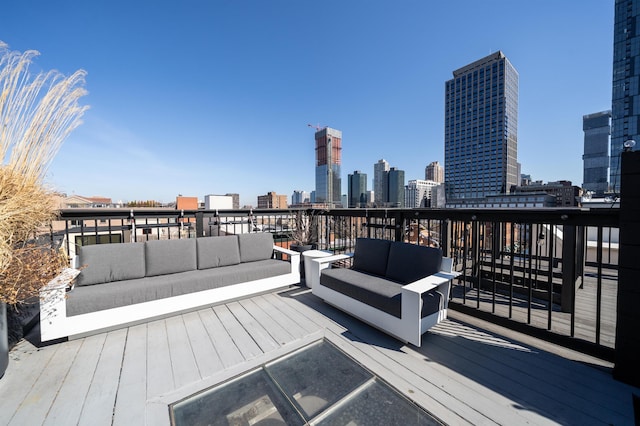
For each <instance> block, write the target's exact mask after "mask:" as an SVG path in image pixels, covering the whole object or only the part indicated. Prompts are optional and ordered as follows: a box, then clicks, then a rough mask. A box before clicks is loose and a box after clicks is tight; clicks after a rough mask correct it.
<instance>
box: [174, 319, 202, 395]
mask: <svg viewBox="0 0 640 426" xmlns="http://www.w3.org/2000/svg"><path fill="white" fill-rule="evenodd" d="M165 321H166V324H167V342H168V343H169V354H170V355H171V369H172V370H173V378H174V382H175V387H177V388H179V387H182V386H185V385H188V384H189V383H191V382H195V381H198V380H200V379H201V378H202V376H201V375H200V370H199V369H198V364H197V363H196V359H195V357H194V355H193V350H192V348H191V342H190V340H189V334H188V333H187V330H186V328H185V326H184V321H183V320H182V316H181V315H178V316H175V317H171V318H167V319H166V320H165Z"/></svg>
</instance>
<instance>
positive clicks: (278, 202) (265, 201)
mask: <svg viewBox="0 0 640 426" xmlns="http://www.w3.org/2000/svg"><path fill="white" fill-rule="evenodd" d="M258 208H259V209H286V208H287V196H286V195H278V194H276V193H275V192H273V191H272V192H267V195H258Z"/></svg>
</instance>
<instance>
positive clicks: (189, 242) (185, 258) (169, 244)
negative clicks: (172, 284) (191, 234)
mask: <svg viewBox="0 0 640 426" xmlns="http://www.w3.org/2000/svg"><path fill="white" fill-rule="evenodd" d="M144 245H145V259H146V274H145V276H147V277H153V276H156V275H165V274H174V273H177V272H185V271H192V270H194V269H196V268H197V260H196V239H195V238H186V239H181V240H157V241H146V242H145V243H144Z"/></svg>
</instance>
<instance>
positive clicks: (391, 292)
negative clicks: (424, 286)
mask: <svg viewBox="0 0 640 426" xmlns="http://www.w3.org/2000/svg"><path fill="white" fill-rule="evenodd" d="M320 285H323V286H325V287H328V288H330V289H332V290H335V291H337V292H339V293H342V294H344V295H345V296H349V297H350V298H352V299H355V300H358V301H360V302H362V303H366V304H367V305H369V306H372V307H374V308H376V309H380V310H381V311H384V312H386V313H388V314H389V315H393V316H394V317H397V318H402V290H401V289H402V286H401V285H400V284H397V283H394V282H392V281H389V280H387V279H384V278H380V277H377V276H374V275H370V274H366V273H364V272H359V271H356V270H353V269H345V268H340V269H325V270H323V271H322V273H321V275H320ZM422 302H423V304H422V312H421V317H425V316H427V315H430V314H432V313H435V312H437V311H438V310H439V309H440V306H441V305H442V294H441V293H439V292H436V291H435V290H431V291H429V292H426V293H424V294H423V295H422Z"/></svg>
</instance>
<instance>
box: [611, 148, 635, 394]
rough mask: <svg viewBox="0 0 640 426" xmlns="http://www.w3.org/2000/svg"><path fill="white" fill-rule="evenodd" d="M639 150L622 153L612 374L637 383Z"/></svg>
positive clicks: (617, 377)
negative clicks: (616, 298)
mask: <svg viewBox="0 0 640 426" xmlns="http://www.w3.org/2000/svg"><path fill="white" fill-rule="evenodd" d="M638 259H640V151H633V152H623V153H622V161H621V173H620V252H619V261H618V300H617V312H616V346H615V365H614V368H613V377H614V378H616V379H617V380H620V381H622V382H625V383H629V384H631V385H633V386H640V361H638V360H639V359H640V333H639V332H638V330H639V329H640V287H639V286H638V277H640V266H639V264H640V262H638Z"/></svg>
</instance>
